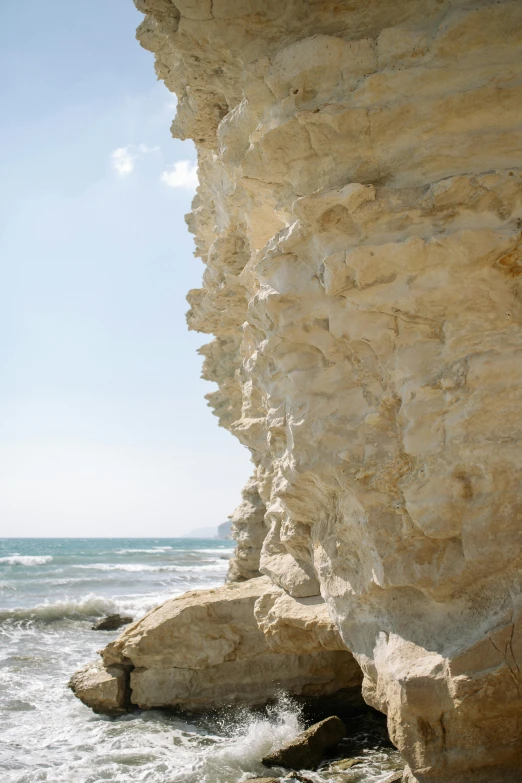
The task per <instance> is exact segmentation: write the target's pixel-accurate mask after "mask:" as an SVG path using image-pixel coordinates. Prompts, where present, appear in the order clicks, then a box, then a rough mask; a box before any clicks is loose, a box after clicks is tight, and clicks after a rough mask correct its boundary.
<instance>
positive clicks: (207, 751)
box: [171, 697, 303, 783]
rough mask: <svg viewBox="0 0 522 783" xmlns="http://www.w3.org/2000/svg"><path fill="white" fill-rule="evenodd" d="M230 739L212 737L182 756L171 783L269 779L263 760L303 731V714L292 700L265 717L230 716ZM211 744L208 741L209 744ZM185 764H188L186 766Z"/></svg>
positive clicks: (272, 710)
mask: <svg viewBox="0 0 522 783" xmlns="http://www.w3.org/2000/svg"><path fill="white" fill-rule="evenodd" d="M226 723H228V725H227V727H226V728H227V734H228V736H226V737H212V740H214V743H213V744H211V745H210V746H208V744H207V746H206V747H205V746H203V747H201V748H199V749H198V750H199V752H198V753H197V754H194V746H192V748H187V749H186V751H185V754H186V757H187V758H186V761H185V760H184V759H183V755H185V754H183V752H182V753H180V756H181V758H180V759H179V762H181V763H180V766H179V767H178V768H177V769H176V771H175V773H174V776H173V777H171V780H172V781H173V783H174V781H175V782H176V783H228V781H230V780H240V779H241V780H244V779H245V778H246V775H245V771H247V770H248V773H250V774H251V773H258V774H265V775H266V768H265V767H262V766H261V759H262V758H263V756H266V755H267V754H268V753H270V752H272V751H273V750H275V749H276V748H279V747H281V745H283V744H284V743H286V742H289V741H290V740H292V739H294V737H296V736H297V734H299V732H300V731H302V729H303V724H302V721H301V712H300V710H299V708H298V707H297V706H296V705H295V704H293V703H292V702H291V701H290V700H289V699H285V698H284V697H281V699H280V700H279V703H278V704H277V705H276V706H275V707H273V708H272V709H271V710H269V711H268V712H267V714H266V715H265V716H260V715H252V714H251V713H249V712H248V711H244V712H242V713H239V715H236V716H234V715H233V714H231V715H228V716H227V721H226ZM207 743H208V741H207ZM184 761H185V763H183V762H184Z"/></svg>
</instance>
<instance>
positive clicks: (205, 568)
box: [71, 560, 227, 573]
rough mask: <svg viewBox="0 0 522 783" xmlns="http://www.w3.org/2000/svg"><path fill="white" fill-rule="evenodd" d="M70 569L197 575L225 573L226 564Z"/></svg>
mask: <svg viewBox="0 0 522 783" xmlns="http://www.w3.org/2000/svg"><path fill="white" fill-rule="evenodd" d="M71 568H81V569H84V570H91V571H133V572H139V571H155V572H160V571H166V572H176V571H180V572H187V571H191V572H193V573H199V572H200V571H225V570H226V568H227V564H226V563H225V562H224V561H221V560H216V561H215V562H214V563H211V564H207V565H190V566H181V565H180V566H178V565H157V566H155V565H149V564H148V563H90V564H88V565H72V566H71Z"/></svg>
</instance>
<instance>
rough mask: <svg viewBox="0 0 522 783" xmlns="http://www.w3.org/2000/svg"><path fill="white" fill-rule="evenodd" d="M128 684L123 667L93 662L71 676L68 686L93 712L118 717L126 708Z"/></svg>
mask: <svg viewBox="0 0 522 783" xmlns="http://www.w3.org/2000/svg"><path fill="white" fill-rule="evenodd" d="M128 682H129V675H128V672H127V670H126V669H125V668H124V667H123V666H108V667H105V666H104V665H103V663H102V661H95V662H94V663H89V664H87V666H84V667H83V669H80V670H79V671H77V672H76V673H75V674H73V676H72V677H71V679H70V680H69V683H68V685H69V688H70V689H71V690H72V692H73V693H74V695H75V696H77V697H78V698H79V699H80V701H82V702H83V703H84V704H86V705H87V706H88V707H90V708H91V709H92V710H93V711H94V712H98V713H101V714H103V715H119V714H121V713H124V712H126V711H127V708H128V695H129V694H128Z"/></svg>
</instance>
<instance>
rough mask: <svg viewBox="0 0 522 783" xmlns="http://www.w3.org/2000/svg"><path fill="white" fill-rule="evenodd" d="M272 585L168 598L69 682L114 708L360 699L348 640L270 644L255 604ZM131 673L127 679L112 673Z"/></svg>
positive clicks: (99, 705)
mask: <svg viewBox="0 0 522 783" xmlns="http://www.w3.org/2000/svg"><path fill="white" fill-rule="evenodd" d="M270 586H271V583H270V580H269V579H268V578H267V577H261V578H258V579H251V580H249V581H247V582H245V583H243V584H229V585H225V586H224V587H221V588H217V589H214V590H193V591H191V592H189V593H185V594H184V595H182V596H180V597H179V598H173V599H171V600H170V601H166V602H165V603H164V604H162V605H161V606H159V607H158V608H157V609H154V610H153V611H151V612H149V613H148V614H147V615H145V617H143V618H142V619H141V620H138V621H137V622H135V623H134V624H133V625H131V626H129V628H127V629H126V630H125V631H124V632H123V634H122V635H121V636H120V637H118V639H116V641H114V642H111V643H110V644H108V645H107V647H106V648H105V649H104V650H102V651H101V655H102V659H103V665H101V664H91V665H90V666H87V667H85V669H82V670H80V672H77V674H75V675H74V677H73V678H72V680H71V687H72V688H73V690H74V692H75V694H76V695H77V696H78V698H80V699H81V700H82V701H83V702H84V703H85V704H87V705H88V706H91V707H93V709H96V711H98V712H109V713H111V712H118V711H121V709H122V708H123V707H125V706H132V705H136V706H139V707H141V708H143V709H152V708H156V707H171V708H175V709H180V710H185V711H206V710H209V709H215V708H220V707H224V706H227V705H233V704H241V705H251V706H254V705H261V704H265V703H266V702H267V701H269V700H270V699H274V698H276V697H277V696H278V694H279V693H280V692H281V691H284V692H286V693H288V694H290V695H292V696H296V697H303V698H312V697H330V696H332V695H334V694H337V695H338V696H339V697H340V698H342V699H343V703H345V704H346V706H348V707H349V706H350V705H352V704H353V705H355V704H358V703H359V701H360V692H361V682H362V674H361V670H360V668H359V666H358V664H357V663H356V661H355V660H354V658H353V656H352V655H351V653H349V652H348V651H347V650H346V649H345V648H344V647H343V646H342V644H338V645H337V646H334V645H330V646H327V645H326V646H325V645H321V644H316V645H312V646H309V648H308V649H303V650H296V649H295V648H293V647H292V644H291V643H289V644H288V645H287V648H286V649H281V648H282V645H279V649H276V648H275V647H270V646H269V645H268V644H267V640H266V639H265V636H264V634H263V632H262V631H261V630H260V629H259V628H258V625H257V623H256V619H255V617H254V604H255V602H256V601H257V600H258V599H259V598H260V597H261V596H262V595H263V592H264V591H265V590H266V589H267V588H270ZM125 671H126V672H130V675H129V677H130V679H129V681H128V685H127V681H125V680H122V681H121V682H120V680H118V679H116V678H115V673H119V674H121V673H124V672H125ZM123 686H125V687H123ZM124 695H125V699H126V701H124Z"/></svg>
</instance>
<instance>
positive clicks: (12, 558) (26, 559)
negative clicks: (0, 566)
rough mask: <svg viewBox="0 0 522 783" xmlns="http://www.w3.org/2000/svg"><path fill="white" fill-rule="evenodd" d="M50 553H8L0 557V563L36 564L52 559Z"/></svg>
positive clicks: (48, 561) (42, 563) (43, 563)
mask: <svg viewBox="0 0 522 783" xmlns="http://www.w3.org/2000/svg"><path fill="white" fill-rule="evenodd" d="M52 559H53V558H52V556H51V555H9V556H8V557H0V563H5V564H6V565H21V566H38V565H45V564H46V563H50V562H51V561H52Z"/></svg>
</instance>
